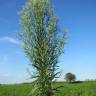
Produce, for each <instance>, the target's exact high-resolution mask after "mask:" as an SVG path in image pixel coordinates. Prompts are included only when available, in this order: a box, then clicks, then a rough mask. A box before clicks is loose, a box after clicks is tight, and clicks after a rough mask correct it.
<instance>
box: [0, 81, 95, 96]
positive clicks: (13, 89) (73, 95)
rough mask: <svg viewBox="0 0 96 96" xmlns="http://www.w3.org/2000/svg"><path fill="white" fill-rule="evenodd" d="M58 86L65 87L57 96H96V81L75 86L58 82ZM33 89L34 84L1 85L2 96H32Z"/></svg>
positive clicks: (0, 95) (75, 84) (0, 93)
mask: <svg viewBox="0 0 96 96" xmlns="http://www.w3.org/2000/svg"><path fill="white" fill-rule="evenodd" d="M58 85H62V86H63V87H61V88H60V93H58V94H56V95H55V96H96V82H94V81H89V82H83V83H74V84H67V83H63V82H58V83H56V85H55V86H58ZM31 88H32V84H16V85H0V96H31V95H29V93H30V91H31Z"/></svg>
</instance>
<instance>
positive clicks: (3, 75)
mask: <svg viewBox="0 0 96 96" xmlns="http://www.w3.org/2000/svg"><path fill="white" fill-rule="evenodd" d="M7 77H9V74H1V75H0V78H2V79H3V78H7Z"/></svg>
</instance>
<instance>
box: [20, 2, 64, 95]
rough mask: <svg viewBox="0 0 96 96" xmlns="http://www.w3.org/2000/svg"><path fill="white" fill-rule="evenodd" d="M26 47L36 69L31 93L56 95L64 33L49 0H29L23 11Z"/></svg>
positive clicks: (22, 18)
mask: <svg viewBox="0 0 96 96" xmlns="http://www.w3.org/2000/svg"><path fill="white" fill-rule="evenodd" d="M21 24H22V28H23V31H22V32H21V33H19V34H20V37H21V40H22V42H23V48H24V50H25V53H26V55H27V56H28V58H29V59H30V62H31V65H32V67H33V68H34V69H35V74H34V75H33V76H32V77H33V78H35V81H34V88H33V90H32V94H33V95H32V96H53V95H54V92H55V90H56V88H53V86H52V81H53V80H54V79H55V78H56V77H57V75H58V73H59V72H57V71H56V70H57V67H58V66H57V63H58V57H59V56H60V55H61V53H62V52H63V47H64V44H65V33H60V32H59V31H58V21H57V18H56V16H54V13H53V8H52V6H51V1H50V0H30V1H29V2H27V3H26V4H25V6H24V8H23V9H22V12H21Z"/></svg>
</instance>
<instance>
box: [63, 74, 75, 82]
mask: <svg viewBox="0 0 96 96" xmlns="http://www.w3.org/2000/svg"><path fill="white" fill-rule="evenodd" d="M65 80H66V82H69V83H71V82H74V81H75V80H76V76H75V74H72V73H66V75H65Z"/></svg>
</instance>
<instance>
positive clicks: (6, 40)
mask: <svg viewBox="0 0 96 96" xmlns="http://www.w3.org/2000/svg"><path fill="white" fill-rule="evenodd" d="M0 41H1V42H2V41H5V42H9V43H12V44H16V45H20V42H19V41H18V40H16V39H14V38H12V37H1V38H0Z"/></svg>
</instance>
